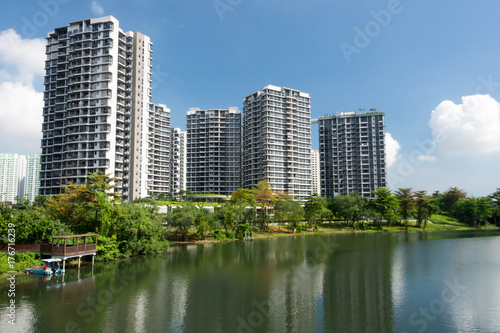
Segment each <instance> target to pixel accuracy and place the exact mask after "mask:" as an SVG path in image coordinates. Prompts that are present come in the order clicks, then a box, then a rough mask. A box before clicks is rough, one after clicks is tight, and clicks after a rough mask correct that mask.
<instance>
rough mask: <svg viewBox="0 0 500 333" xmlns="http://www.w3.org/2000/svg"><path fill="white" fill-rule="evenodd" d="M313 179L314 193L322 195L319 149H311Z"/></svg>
mask: <svg viewBox="0 0 500 333" xmlns="http://www.w3.org/2000/svg"><path fill="white" fill-rule="evenodd" d="M311 180H312V194H317V195H321V169H320V164H319V151H317V150H315V149H311Z"/></svg>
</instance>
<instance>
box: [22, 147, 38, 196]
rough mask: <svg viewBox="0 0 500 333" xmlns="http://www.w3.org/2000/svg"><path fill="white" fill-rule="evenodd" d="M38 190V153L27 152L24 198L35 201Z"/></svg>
mask: <svg viewBox="0 0 500 333" xmlns="http://www.w3.org/2000/svg"><path fill="white" fill-rule="evenodd" d="M39 190H40V154H39V153H34V154H28V160H27V163H26V181H25V184H24V198H26V199H28V200H29V201H30V202H33V201H35V198H36V196H37V195H38V193H39Z"/></svg>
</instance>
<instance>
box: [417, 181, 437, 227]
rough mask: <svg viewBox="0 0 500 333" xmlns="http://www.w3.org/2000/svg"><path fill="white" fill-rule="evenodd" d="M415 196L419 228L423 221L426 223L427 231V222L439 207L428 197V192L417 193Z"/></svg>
mask: <svg viewBox="0 0 500 333" xmlns="http://www.w3.org/2000/svg"><path fill="white" fill-rule="evenodd" d="M415 196H416V202H415V206H416V209H417V222H418V227H419V228H420V227H421V225H422V221H424V230H425V228H426V227H427V220H428V218H429V216H430V215H432V213H433V212H435V211H436V210H437V206H436V204H435V203H434V199H433V198H432V197H431V196H429V195H427V191H417V192H416V193H415Z"/></svg>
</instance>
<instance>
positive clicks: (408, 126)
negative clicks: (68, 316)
mask: <svg viewBox="0 0 500 333" xmlns="http://www.w3.org/2000/svg"><path fill="white" fill-rule="evenodd" d="M499 13H500V2H498V1H495V0H484V1H462V0H454V1H451V0H444V1H428V0H413V1H411V0H401V1H397V0H389V1H386V0H383V1H379V0H370V1H362V2H361V1H343V0H338V1H326V0H309V1H299V0H267V1H264V0H252V1H250V0H216V1H213V0H204V1H202V0H190V1H181V0H164V1H159V0H158V1H156V0H145V1H138V0H124V1H120V2H118V1H107V0H100V1H77V0H40V1H22V2H13V1H12V2H2V3H1V4H0V123H1V124H0V152H13V153H20V154H27V153H28V152H36V151H39V146H40V144H39V137H40V128H41V125H40V122H41V116H40V115H41V109H40V108H39V106H40V105H41V94H40V92H42V91H43V86H42V82H43V59H44V54H43V40H40V38H41V39H43V38H45V37H46V34H47V32H48V31H50V30H52V29H53V28H55V27H60V26H65V25H67V24H68V23H69V22H71V21H76V20H81V19H85V18H89V17H99V16H104V15H113V16H115V17H116V18H117V19H118V20H120V28H121V29H123V30H125V31H128V30H134V31H140V32H142V33H144V34H146V35H149V36H150V37H151V39H152V41H153V43H154V61H153V64H154V66H155V67H154V68H155V69H154V76H155V77H156V78H154V79H153V80H154V82H153V83H154V90H153V102H155V103H163V104H166V105H168V106H169V107H170V108H171V111H172V121H171V122H172V126H175V127H181V128H183V129H185V122H186V111H187V110H188V108H189V107H200V108H227V107H229V106H237V107H239V108H240V109H241V107H242V100H243V98H244V97H245V96H247V95H249V94H251V93H253V92H255V91H257V90H260V89H262V88H263V87H264V86H266V85H268V84H273V85H277V86H286V87H290V88H295V89H299V90H301V91H304V92H308V93H309V94H310V95H311V97H312V115H313V118H317V117H319V116H322V115H324V114H331V113H334V112H336V111H338V112H350V111H354V110H355V109H358V108H365V109H367V110H368V109H369V108H371V107H376V108H377V109H378V110H383V111H385V112H386V131H387V132H388V133H390V135H391V137H392V139H389V140H388V151H389V155H390V157H389V159H390V161H391V163H392V165H391V167H390V168H389V179H390V181H389V187H390V188H391V189H396V188H398V187H413V188H414V189H416V190H417V189H418V190H420V189H424V190H427V191H429V192H432V191H434V190H440V191H444V190H446V189H447V188H448V187H450V186H457V187H460V188H463V189H464V190H466V191H467V192H468V193H470V194H473V195H487V194H490V193H492V192H493V191H495V189H496V188H497V187H500V177H499V176H498V173H497V169H498V165H499V162H500V106H499V104H498V102H497V101H499V100H500V67H499V61H498V59H499V54H500V43H499V37H498V31H500V20H498V14H499ZM2 44H3V45H2ZM16 49H17V52H16ZM26 50H32V51H29V52H26ZM487 95H489V96H487ZM462 97H465V99H464V101H466V102H467V103H465V102H463V100H462ZM19 100H21V102H20V103H19V102H18V101H19ZM446 101H449V102H446ZM431 119H432V120H431ZM37 129H38V130H37ZM443 138H444V139H443ZM312 139H313V147H317V146H318V143H317V142H318V137H317V131H316V130H314V131H313V138H312ZM398 147H399V149H398ZM421 147H425V148H424V149H423V148H421Z"/></svg>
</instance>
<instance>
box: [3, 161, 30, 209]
mask: <svg viewBox="0 0 500 333" xmlns="http://www.w3.org/2000/svg"><path fill="white" fill-rule="evenodd" d="M25 184H26V156H23V155H18V154H0V202H12V203H13V202H15V198H16V197H24V187H25Z"/></svg>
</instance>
